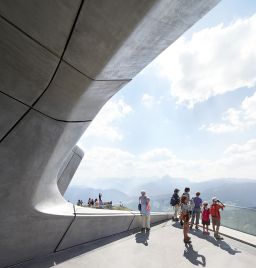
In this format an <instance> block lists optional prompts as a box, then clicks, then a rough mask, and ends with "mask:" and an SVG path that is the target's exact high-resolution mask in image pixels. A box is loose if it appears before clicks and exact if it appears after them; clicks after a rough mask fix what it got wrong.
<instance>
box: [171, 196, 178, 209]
mask: <svg viewBox="0 0 256 268" xmlns="http://www.w3.org/2000/svg"><path fill="white" fill-rule="evenodd" d="M178 203H179V202H178V200H177V198H176V197H175V196H174V195H173V196H172V198H171V200H170V205H172V206H173V207H174V206H176V205H177V204H178Z"/></svg>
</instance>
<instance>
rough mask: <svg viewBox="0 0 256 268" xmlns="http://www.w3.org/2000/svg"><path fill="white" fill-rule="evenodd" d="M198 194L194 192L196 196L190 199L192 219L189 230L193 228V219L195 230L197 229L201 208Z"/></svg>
mask: <svg viewBox="0 0 256 268" xmlns="http://www.w3.org/2000/svg"><path fill="white" fill-rule="evenodd" d="M199 196H200V192H196V196H195V197H193V198H192V204H193V210H192V218H191V225H190V229H192V228H193V225H194V222H195V218H196V229H198V228H199V227H198V225H199V219H200V213H201V206H202V202H203V200H202V199H201V198H200V197H199Z"/></svg>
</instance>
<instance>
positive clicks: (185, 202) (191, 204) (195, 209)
mask: <svg viewBox="0 0 256 268" xmlns="http://www.w3.org/2000/svg"><path fill="white" fill-rule="evenodd" d="M179 191H180V190H179V189H175V190H174V193H173V195H172V197H171V201H170V204H171V206H173V208H174V217H173V220H174V221H180V224H181V226H183V234H184V242H185V243H191V237H189V235H188V233H189V229H193V226H194V224H195V228H196V229H199V220H200V215H201V219H202V225H203V234H205V235H209V234H210V233H209V229H208V228H209V225H210V221H212V229H213V232H214V237H215V238H216V239H223V238H222V237H221V236H220V235H219V228H220V219H221V218H220V209H222V210H223V208H224V207H225V205H224V204H223V203H222V202H220V201H219V200H218V199H217V198H216V197H213V198H212V204H211V205H210V206H209V204H208V202H207V201H203V200H202V199H201V198H200V192H197V193H196V195H195V197H193V198H190V194H189V192H190V188H189V187H186V188H185V189H184V193H183V194H182V195H181V197H180V196H179ZM210 216H211V219H210Z"/></svg>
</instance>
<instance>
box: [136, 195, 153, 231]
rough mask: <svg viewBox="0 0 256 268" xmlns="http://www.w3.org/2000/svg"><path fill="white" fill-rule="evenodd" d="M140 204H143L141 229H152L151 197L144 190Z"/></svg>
mask: <svg viewBox="0 0 256 268" xmlns="http://www.w3.org/2000/svg"><path fill="white" fill-rule="evenodd" d="M139 204H141V210H140V213H141V220H142V228H141V231H142V232H144V231H145V229H146V231H147V232H148V231H149V230H150V210H151V207H150V198H149V197H148V196H147V195H146V192H145V191H144V190H142V191H141V196H140V197H139Z"/></svg>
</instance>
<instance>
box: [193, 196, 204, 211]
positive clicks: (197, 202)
mask: <svg viewBox="0 0 256 268" xmlns="http://www.w3.org/2000/svg"><path fill="white" fill-rule="evenodd" d="M193 202H194V205H195V206H194V208H200V206H201V204H202V202H203V201H202V199H201V198H200V197H197V196H196V197H193Z"/></svg>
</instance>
